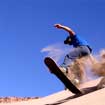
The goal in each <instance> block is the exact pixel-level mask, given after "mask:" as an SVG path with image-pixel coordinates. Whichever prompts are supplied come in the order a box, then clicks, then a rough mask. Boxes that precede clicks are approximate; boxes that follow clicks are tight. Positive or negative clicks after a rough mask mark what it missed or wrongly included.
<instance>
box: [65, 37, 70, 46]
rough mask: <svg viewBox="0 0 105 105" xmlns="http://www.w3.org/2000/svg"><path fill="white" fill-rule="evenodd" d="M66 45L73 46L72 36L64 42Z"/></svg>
mask: <svg viewBox="0 0 105 105" xmlns="http://www.w3.org/2000/svg"><path fill="white" fill-rule="evenodd" d="M64 44H69V45H72V41H71V38H70V36H68V37H67V38H66V40H64Z"/></svg>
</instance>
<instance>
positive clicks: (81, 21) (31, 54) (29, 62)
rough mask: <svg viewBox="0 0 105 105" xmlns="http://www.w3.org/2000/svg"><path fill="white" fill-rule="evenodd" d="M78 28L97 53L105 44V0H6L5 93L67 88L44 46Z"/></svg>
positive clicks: (1, 62)
mask: <svg viewBox="0 0 105 105" xmlns="http://www.w3.org/2000/svg"><path fill="white" fill-rule="evenodd" d="M55 23H61V24H64V25H67V26H69V27H71V28H72V29H74V30H75V31H76V33H77V34H80V35H81V36H83V37H84V38H85V39H86V40H87V41H88V42H89V43H90V45H91V46H92V48H93V53H97V52H98V51H99V50H100V49H102V48H104V45H105V41H104V40H105V2H104V0H78V1H76V0H0V96H46V95H49V94H52V93H55V92H58V91H60V90H63V88H64V87H63V85H62V83H61V82H60V81H59V80H58V79H57V78H55V77H54V76H53V75H51V74H50V73H49V72H48V69H47V67H46V66H45V65H44V62H43V60H44V57H45V56H46V53H41V50H42V49H43V48H44V47H46V46H49V45H52V44H55V43H58V42H59V43H63V40H64V38H66V36H67V35H68V34H67V33H66V32H64V31H61V30H57V29H55V28H54V27H53V25H54V24H55Z"/></svg>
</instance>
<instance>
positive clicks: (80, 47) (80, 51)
mask: <svg viewBox="0 0 105 105" xmlns="http://www.w3.org/2000/svg"><path fill="white" fill-rule="evenodd" d="M54 27H56V28H58V29H63V30H65V31H67V32H68V33H69V36H68V37H67V38H66V40H65V41H64V44H67V45H72V46H73V49H72V50H71V51H70V52H69V53H68V54H67V55H66V56H65V58H64V61H63V63H62V65H61V66H60V69H63V70H64V71H65V72H68V69H67V68H68V66H70V64H71V63H72V62H73V61H75V60H76V59H79V58H82V57H85V56H88V55H90V54H91V52H92V49H91V47H90V45H89V44H88V43H87V41H85V40H84V39H82V38H81V37H80V36H79V35H78V34H76V33H75V32H74V31H73V30H72V29H71V28H69V27H67V26H64V25H61V24H55V25H54Z"/></svg>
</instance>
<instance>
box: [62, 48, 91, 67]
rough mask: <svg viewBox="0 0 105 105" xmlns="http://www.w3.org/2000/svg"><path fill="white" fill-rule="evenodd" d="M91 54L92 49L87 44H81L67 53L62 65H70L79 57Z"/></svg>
mask: <svg viewBox="0 0 105 105" xmlns="http://www.w3.org/2000/svg"><path fill="white" fill-rule="evenodd" d="M89 54H90V51H89V49H88V47H87V46H80V47H77V48H74V49H73V50H71V52H70V53H69V54H67V55H66V56H65V58H64V61H63V63H62V65H61V67H65V68H66V67H68V66H69V65H70V64H71V63H72V62H74V61H75V60H76V59H77V58H81V57H84V56H87V55H89Z"/></svg>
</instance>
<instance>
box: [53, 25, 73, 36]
mask: <svg viewBox="0 0 105 105" xmlns="http://www.w3.org/2000/svg"><path fill="white" fill-rule="evenodd" d="M54 27H56V28H58V29H63V30H65V31H67V32H69V34H70V35H71V36H72V35H75V32H74V31H73V30H72V29H71V28H69V27H67V26H63V25H61V24H55V25H54Z"/></svg>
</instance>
